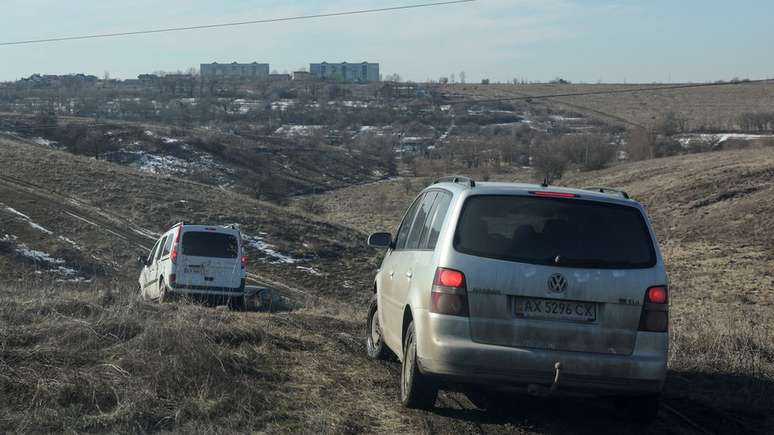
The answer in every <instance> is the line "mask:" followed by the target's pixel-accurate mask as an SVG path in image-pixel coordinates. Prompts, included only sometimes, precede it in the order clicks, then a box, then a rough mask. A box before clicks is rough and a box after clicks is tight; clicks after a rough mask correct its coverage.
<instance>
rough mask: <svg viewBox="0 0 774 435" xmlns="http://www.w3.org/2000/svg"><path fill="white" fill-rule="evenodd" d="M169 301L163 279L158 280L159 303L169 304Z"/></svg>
mask: <svg viewBox="0 0 774 435" xmlns="http://www.w3.org/2000/svg"><path fill="white" fill-rule="evenodd" d="M170 299H171V298H170V297H169V295H168V294H167V286H166V285H165V284H164V278H159V303H160V304H163V303H165V302H169V301H170Z"/></svg>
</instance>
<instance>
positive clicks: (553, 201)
mask: <svg viewBox="0 0 774 435" xmlns="http://www.w3.org/2000/svg"><path fill="white" fill-rule="evenodd" d="M368 243H369V245H371V246H375V247H380V248H386V249H387V252H386V254H385V256H384V260H383V262H382V265H381V268H380V269H379V271H378V272H377V274H376V278H375V280H374V285H373V290H374V293H375V294H374V297H373V299H372V302H371V306H370V308H369V313H368V325H367V350H368V354H369V356H371V357H372V358H384V357H386V356H387V355H388V354H389V353H390V351H391V352H392V353H394V354H395V355H396V356H397V357H398V359H400V361H401V362H402V375H401V400H402V402H403V403H404V405H406V406H408V407H418V408H427V407H432V406H433V405H434V403H435V399H436V395H437V392H438V389H439V388H440V387H443V386H444V385H445V384H449V383H454V384H455V385H459V384H462V385H468V386H474V387H476V388H478V389H481V390H484V391H486V390H488V389H502V390H523V391H526V392H528V393H531V394H533V395H543V396H546V395H551V394H592V395H600V396H621V400H618V401H617V403H620V404H626V407H627V408H631V409H632V410H633V411H635V413H636V414H637V416H638V417H642V418H645V419H652V418H653V417H655V415H656V413H657V411H658V404H659V397H660V393H661V390H662V387H663V385H664V379H665V376H666V371H667V350H668V334H667V326H668V300H667V276H666V272H665V270H664V263H663V260H662V258H661V254H660V252H659V249H658V242H657V240H656V237H655V235H654V232H653V228H652V227H651V225H650V222H649V219H648V218H647V215H646V213H645V210H644V209H643V207H642V205H640V204H639V203H638V202H636V201H634V200H632V199H630V198H629V197H628V195H626V193H625V192H621V191H617V190H613V189H607V188H589V189H568V188H560V187H553V186H552V187H549V186H547V185H545V184H544V185H529V184H516V183H489V182H487V183H476V182H475V181H473V180H471V179H468V178H465V177H453V178H446V179H441V180H439V181H437V182H436V183H434V184H433V185H431V186H429V187H427V188H426V189H425V190H424V191H423V192H422V193H421V194H420V195H419V196H418V197H417V198H416V199H415V201H414V202H413V204H412V205H411V206H410V207H409V208H408V211H407V212H406V213H405V215H404V217H403V220H402V222H401V224H400V226H399V228H398V231H397V234H396V235H395V236H394V237H393V236H392V235H391V234H389V233H375V234H372V235H371V236H370V237H369V240H368Z"/></svg>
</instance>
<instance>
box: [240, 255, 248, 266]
mask: <svg viewBox="0 0 774 435" xmlns="http://www.w3.org/2000/svg"><path fill="white" fill-rule="evenodd" d="M240 260H241V261H242V269H244V268H245V267H247V256H246V255H243V256H242V257H240Z"/></svg>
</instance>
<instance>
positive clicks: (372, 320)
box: [366, 295, 389, 360]
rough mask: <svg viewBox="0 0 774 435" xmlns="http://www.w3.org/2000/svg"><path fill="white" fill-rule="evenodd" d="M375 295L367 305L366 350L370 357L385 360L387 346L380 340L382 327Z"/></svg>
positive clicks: (387, 351)
mask: <svg viewBox="0 0 774 435" xmlns="http://www.w3.org/2000/svg"><path fill="white" fill-rule="evenodd" d="M378 308H379V307H378V305H377V302H376V295H374V297H373V298H371V304H370V305H369V307H368V319H367V321H366V352H367V353H368V357H369V358H372V359H378V360H385V359H387V357H388V355H389V350H387V346H385V345H384V341H382V328H381V326H380V325H379V309H378Z"/></svg>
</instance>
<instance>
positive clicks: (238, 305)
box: [228, 296, 247, 311]
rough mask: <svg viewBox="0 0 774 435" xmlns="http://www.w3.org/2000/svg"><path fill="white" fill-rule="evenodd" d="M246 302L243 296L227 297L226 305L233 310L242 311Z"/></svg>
mask: <svg viewBox="0 0 774 435" xmlns="http://www.w3.org/2000/svg"><path fill="white" fill-rule="evenodd" d="M246 306H247V304H246V303H245V297H244V296H239V297H232V298H229V299H228V307H229V308H230V309H232V310H234V311H244V310H245V307H246Z"/></svg>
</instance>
